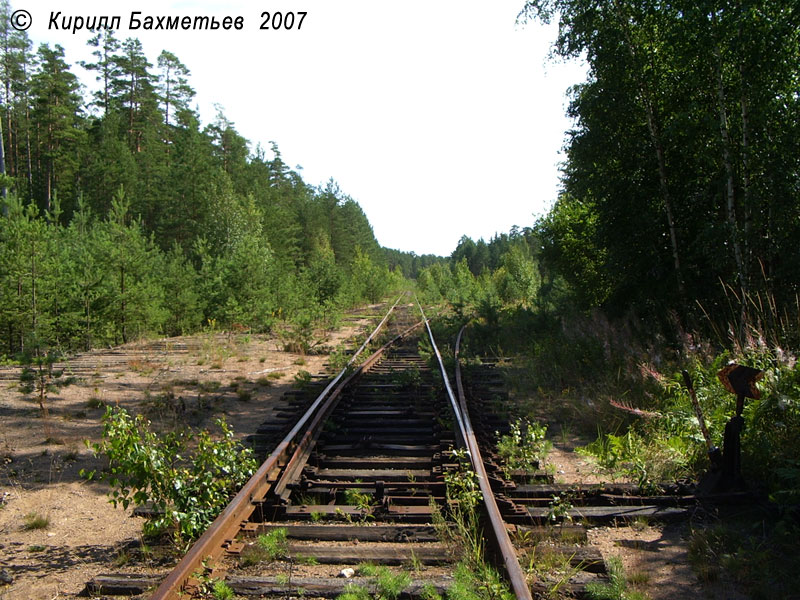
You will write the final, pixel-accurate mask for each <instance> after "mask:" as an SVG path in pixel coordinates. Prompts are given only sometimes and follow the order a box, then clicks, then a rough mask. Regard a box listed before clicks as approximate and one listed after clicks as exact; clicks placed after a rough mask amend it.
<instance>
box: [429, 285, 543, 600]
mask: <svg viewBox="0 0 800 600" xmlns="http://www.w3.org/2000/svg"><path fill="white" fill-rule="evenodd" d="M415 300H416V298H415ZM417 305H418V306H419V311H420V313H421V314H422V318H423V320H424V321H425V327H426V328H427V330H428V336H429V337H430V341H431V346H432V347H433V352H434V354H435V355H436V360H437V361H438V362H439V368H440V369H441V372H442V379H443V381H444V386H445V389H446V390H447V395H448V397H449V398H450V404H451V405H452V407H453V412H454V413H455V417H456V421H457V422H458V427H459V435H460V436H461V439H462V441H463V442H464V445H465V446H466V448H467V453H468V454H469V458H470V462H471V463H472V468H473V470H474V471H475V474H476V475H477V477H478V484H479V485H480V489H481V496H482V498H483V504H484V506H485V507H486V514H487V515H488V517H489V522H490V523H491V526H492V539H493V540H494V542H495V545H496V549H497V551H498V552H499V553H500V556H502V557H503V564H504V565H505V568H506V573H507V574H508V579H509V582H510V583H511V587H512V589H513V591H514V595H515V596H516V597H517V599H518V600H532V598H533V596H532V595H531V590H530V588H529V587H528V582H527V579H526V577H525V574H524V573H523V572H522V568H521V567H520V565H519V559H517V553H516V550H515V549H514V545H513V544H512V543H511V539H510V538H509V537H508V531H507V530H506V525H505V521H503V517H502V516H501V514H500V509H499V508H498V507H497V502H496V501H495V498H494V492H493V491H492V487H491V485H490V484H489V478H488V475H487V474H486V468H485V467H484V465H483V459H482V458H481V451H480V448H479V447H478V441H477V439H476V438H475V432H474V431H473V429H472V423H471V421H470V419H469V412H468V411H467V402H466V399H465V397H464V386H463V384H462V383H461V367H460V365H459V361H458V351H459V348H460V346H461V336H462V334H463V333H464V329H466V325H464V326H463V327H462V328H461V330H460V331H459V332H458V337H457V338H456V347H455V351H454V355H455V368H456V387H457V389H458V402H456V398H455V395H454V394H453V388H452V387H451V386H450V381H449V380H448V377H447V371H446V370H445V368H444V363H443V361H442V355H441V354H440V353H439V348H437V347H436V341H435V340H434V339H433V332H432V331H431V328H430V325H429V324H428V319H426V318H425V313H424V311H423V310H422V304H420V302H419V300H417Z"/></svg>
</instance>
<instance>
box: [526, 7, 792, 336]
mask: <svg viewBox="0 0 800 600" xmlns="http://www.w3.org/2000/svg"><path fill="white" fill-rule="evenodd" d="M792 6H793V4H792V3H791V2H787V1H786V0H782V1H777V2H764V1H761V2H756V3H755V4H752V5H748V6H747V7H743V6H739V5H718V6H715V7H714V9H713V10H711V9H708V10H707V7H703V6H699V5H692V6H689V5H686V6H683V5H680V6H679V5H674V4H670V5H668V4H662V3H642V2H632V1H628V0H626V1H620V2H614V3H590V2H586V1H585V0H528V1H527V2H525V3H524V8H523V11H522V15H521V16H522V19H523V20H524V19H535V20H539V21H543V22H549V21H550V20H552V19H554V18H555V19H557V20H558V22H559V27H558V35H557V38H556V39H555V42H554V47H553V53H554V55H556V56H559V57H561V58H578V57H580V59H581V60H586V61H587V62H588V64H589V69H588V72H589V73H591V76H590V77H589V78H587V80H586V81H585V82H582V83H580V84H579V85H576V86H575V87H574V88H573V89H572V91H571V102H570V106H569V109H568V113H569V115H570V116H571V117H572V118H573V119H574V122H575V126H574V127H573V128H572V129H571V131H570V132H568V141H567V143H566V155H567V159H566V161H565V164H564V167H563V172H564V179H563V183H564V191H563V193H562V195H561V196H560V198H559V199H558V201H557V202H556V204H555V205H554V207H553V210H552V211H551V213H550V214H549V215H548V216H547V217H546V218H544V219H542V220H541V221H540V223H539V224H538V225H537V230H538V231H539V232H540V233H541V237H542V239H543V241H544V250H543V253H542V259H543V261H542V262H543V266H544V269H543V270H544V271H545V272H548V271H549V276H550V277H552V278H553V279H556V278H558V277H561V278H563V279H564V280H565V281H566V282H568V284H569V287H570V290H569V295H570V296H571V297H572V299H573V300H574V301H575V302H576V303H577V304H578V305H579V306H581V307H582V308H588V307H597V306H600V305H602V306H603V307H605V308H606V309H608V310H611V311H613V312H614V313H615V314H618V315H619V314H623V313H625V312H627V311H630V310H631V309H634V310H635V311H636V312H637V313H638V314H639V316H646V317H648V318H653V319H661V318H663V315H665V314H667V312H668V311H674V312H675V313H676V314H677V315H678V316H679V318H680V320H681V321H683V322H688V323H692V325H694V322H696V317H697V316H698V315H700V314H701V313H700V310H699V305H702V306H703V307H705V308H706V310H707V311H708V312H709V313H710V314H711V317H712V319H713V320H714V323H715V325H716V326H717V327H719V328H721V330H722V331H725V330H726V329H727V322H726V320H727V319H729V318H730V320H732V322H733V323H734V328H733V331H734V332H735V334H736V335H738V336H741V334H742V328H743V326H744V325H745V324H746V323H747V321H748V319H750V318H751V317H752V315H753V313H754V312H757V310H758V309H757V308H755V310H754V307H757V305H758V304H761V303H764V304H765V303H766V298H768V297H769V298H771V299H773V300H774V301H775V305H774V306H775V307H776V308H777V309H778V310H777V311H776V312H777V314H779V315H783V314H784V310H783V309H784V308H786V309H788V310H789V311H792V310H793V309H794V307H795V301H796V298H795V296H796V290H797V284H798V273H800V271H798V269H797V254H796V253H793V249H794V247H795V246H796V240H797V239H798V236H799V235H800V229H799V228H798V221H797V219H796V218H793V217H792V216H790V215H794V208H795V207H796V205H797V200H798V195H797V187H796V185H795V184H796V176H795V174H796V173H797V171H798V169H797V164H798V160H799V159H798V153H797V139H800V138H798V137H797V131H798V122H800V120H798V115H799V114H800V102H799V101H798V98H797V95H796V80H797V64H798V57H800V34H799V33H798V31H800V29H798V27H797V20H796V15H794V13H793V12H792V10H791V9H790V7H792ZM773 131H783V132H784V133H783V134H781V135H774V134H773V133H772V132H773ZM779 215H785V216H779ZM766 240H770V241H769V242H767V241H766ZM789 255H791V258H788V257H789ZM790 265H791V266H790ZM546 277H547V276H546ZM719 281H723V282H726V284H729V286H730V290H731V291H734V294H733V297H731V296H728V295H727V294H726V293H725V292H724V291H723V286H719V285H716V284H715V282H719ZM726 296H727V297H726ZM750 299H754V303H753V304H751V300H750ZM728 302H730V304H731V308H732V309H733V310H731V312H730V314H728V315H726V314H724V313H726V312H727V310H726V307H727V306H728Z"/></svg>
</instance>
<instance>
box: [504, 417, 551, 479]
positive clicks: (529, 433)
mask: <svg viewBox="0 0 800 600" xmlns="http://www.w3.org/2000/svg"><path fill="white" fill-rule="evenodd" d="M546 434H547V426H546V425H541V424H539V423H537V422H536V421H530V420H529V419H517V420H516V421H514V422H513V423H511V430H510V432H509V433H508V434H507V435H504V436H501V437H500V439H499V440H498V441H497V453H498V454H499V455H500V458H502V459H503V466H504V469H505V471H506V476H507V477H508V476H509V474H510V472H511V471H515V470H520V469H521V470H523V471H535V470H536V469H538V468H540V466H541V464H542V463H543V462H544V459H545V457H546V456H547V453H548V452H549V451H550V449H551V447H552V444H551V443H550V442H549V441H548V440H546V439H545V435H546ZM498 435H499V434H498Z"/></svg>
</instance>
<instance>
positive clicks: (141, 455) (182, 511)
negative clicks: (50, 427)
mask: <svg viewBox="0 0 800 600" xmlns="http://www.w3.org/2000/svg"><path fill="white" fill-rule="evenodd" d="M216 423H217V425H218V426H219V428H220V429H221V431H222V437H221V438H220V439H218V440H215V439H213V438H212V437H211V434H210V433H209V432H208V431H201V432H199V433H197V434H194V433H193V432H191V431H188V430H180V431H173V432H169V433H166V434H162V433H159V434H157V433H154V432H153V431H151V429H150V422H149V421H147V420H146V419H145V418H144V417H143V416H142V415H137V416H136V417H131V415H129V414H128V413H127V412H126V411H125V410H124V409H121V408H117V409H113V408H109V409H107V410H106V414H105V416H104V417H103V441H102V442H100V443H96V444H87V445H88V446H89V448H90V449H91V450H92V451H93V452H94V453H95V454H104V455H105V456H107V457H108V469H107V470H105V471H102V472H100V473H98V472H96V471H92V472H90V473H85V472H83V471H82V472H81V474H82V475H84V476H85V477H87V478H88V479H99V480H104V481H107V482H108V483H109V485H110V486H111V492H110V493H109V496H110V502H111V503H112V504H113V505H114V506H117V505H122V507H123V508H127V507H128V506H129V505H130V504H131V502H133V503H135V504H138V505H144V504H150V505H151V506H152V507H153V509H155V510H154V511H153V512H154V513H156V514H155V515H154V516H152V517H150V518H149V519H148V521H147V522H146V524H145V533H146V534H159V533H162V532H165V531H168V530H170V531H172V533H173V535H174V540H175V543H176V545H178V546H179V547H181V546H184V545H186V544H187V543H188V542H190V541H191V540H193V539H195V538H196V537H198V536H199V535H200V534H201V533H202V532H203V531H204V530H205V529H206V528H207V527H208V526H209V525H210V524H211V522H212V521H213V520H214V518H216V516H217V514H219V512H220V511H221V510H222V509H223V508H224V507H225V505H226V504H227V503H228V501H229V500H230V498H231V497H232V495H233V494H234V493H235V492H236V491H237V490H238V489H239V488H241V486H242V485H244V483H245V482H247V480H248V478H249V477H250V475H251V474H252V473H253V472H254V471H255V468H256V462H255V460H254V459H253V456H252V450H250V449H248V448H243V447H241V446H240V444H239V442H237V441H236V440H235V439H234V437H233V432H232V431H231V429H230V428H229V427H228V425H227V424H226V423H225V421H224V420H222V419H219V420H217V422H216ZM190 442H194V444H193V447H194V450H193V451H189V445H190Z"/></svg>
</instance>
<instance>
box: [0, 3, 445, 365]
mask: <svg viewBox="0 0 800 600" xmlns="http://www.w3.org/2000/svg"><path fill="white" fill-rule="evenodd" d="M10 13H11V8H10V6H9V3H8V2H7V1H4V2H2V4H0V94H1V95H2V100H3V102H2V115H1V117H2V118H1V119H0V120H1V121H2V123H1V125H2V149H3V151H4V152H3V155H4V164H3V165H2V170H3V172H4V173H5V178H4V179H3V182H2V183H3V201H2V202H3V207H2V215H0V220H1V221H2V223H0V339H1V340H2V342H0V355H3V354H5V355H7V356H13V355H16V354H17V353H19V352H20V351H25V350H34V349H39V348H45V347H47V348H53V349H55V348H58V349H62V350H71V349H86V348H90V347H92V346H96V345H103V344H112V343H120V342H125V341H128V340H131V339H134V338H136V337H139V336H142V335H146V334H166V335H175V334H181V333H188V332H192V331H195V330H197V329H198V328H200V327H207V326H208V325H209V324H210V323H213V324H215V325H216V326H218V327H228V326H231V325H232V324H238V325H239V326H241V327H246V328H252V329H253V330H256V331H266V330H269V329H270V327H271V326H272V325H273V324H274V323H276V322H278V321H288V322H290V323H298V322H299V323H301V324H302V325H303V326H308V324H309V323H312V324H313V323H320V324H321V323H324V321H325V320H326V319H330V318H331V317H332V316H333V315H335V314H337V311H339V310H340V309H341V308H342V307H346V306H352V305H355V304H359V303H364V302H372V301H376V300H378V299H380V298H381V297H383V295H384V294H385V293H386V292H387V291H388V290H389V289H390V288H391V287H392V286H397V285H398V284H400V283H401V282H402V280H403V277H404V276H413V275H414V274H415V273H416V271H417V270H418V269H419V268H421V267H422V266H425V265H428V264H430V263H431V262H432V261H434V260H435V257H430V256H428V257H418V256H416V255H414V254H413V253H403V252H399V251H394V250H388V249H384V248H381V247H380V246H379V244H378V242H377V241H376V239H375V237H374V235H373V232H372V228H371V226H370V224H369V221H368V220H367V217H366V216H365V214H364V212H363V211H362V210H361V208H360V207H359V205H358V203H357V202H355V201H354V200H353V199H352V198H350V197H348V196H347V195H346V194H345V193H343V192H342V191H341V190H340V189H339V187H338V186H337V184H336V183H335V182H334V181H332V180H331V181H330V182H328V184H327V185H326V186H324V187H320V188H315V187H313V186H310V185H308V184H307V183H305V182H304V181H303V179H302V177H301V176H300V174H299V173H298V172H297V171H296V170H292V169H291V168H289V167H288V166H287V165H286V164H285V163H284V162H283V160H282V158H281V153H280V150H279V148H278V147H277V145H276V144H274V143H272V144H271V148H270V149H269V151H267V150H265V149H264V148H262V147H261V145H258V144H257V145H256V146H255V149H251V144H250V143H249V142H248V140H246V139H245V138H244V137H243V136H242V135H241V134H240V133H239V132H237V130H236V129H235V127H234V124H233V123H232V122H230V120H228V118H226V116H225V115H224V113H223V111H222V109H219V112H218V114H217V117H216V119H215V120H214V122H213V123H210V124H208V125H206V126H202V125H201V123H200V121H199V116H198V114H197V113H196V112H195V111H194V110H193V109H192V99H193V97H194V95H195V92H194V90H193V89H192V87H191V85H190V80H189V76H190V72H189V69H188V68H187V66H186V65H184V64H183V63H182V62H181V61H180V60H179V59H178V57H177V56H175V55H174V54H172V53H170V52H168V51H166V50H165V51H163V52H161V54H160V55H159V56H158V60H157V64H155V65H153V64H151V63H150V62H149V61H148V59H147V57H146V55H145V53H144V50H143V48H142V45H141V43H140V42H139V41H138V40H137V39H133V38H128V39H125V40H120V39H117V37H115V35H114V32H112V31H109V30H99V32H98V33H97V34H96V35H95V36H94V37H92V38H91V39H89V40H88V44H89V46H90V47H91V49H92V55H93V57H94V59H93V60H92V61H89V62H84V63H81V66H82V67H84V69H86V70H88V71H89V72H90V73H94V74H95V76H96V85H95V86H94V87H95V91H94V92H92V93H91V94H88V93H86V95H87V97H84V93H85V89H84V87H83V86H82V85H81V82H80V81H79V80H78V78H77V76H76V75H75V74H74V73H73V72H72V70H71V68H70V65H69V64H68V63H67V62H66V60H65V56H64V50H63V49H62V48H61V47H60V46H55V47H52V48H51V47H50V46H49V45H47V44H42V45H41V46H40V47H39V48H36V49H34V48H33V47H32V43H31V41H30V40H29V39H28V37H27V35H26V34H25V33H24V32H19V31H16V30H14V29H13V28H12V27H10V24H9V15H10Z"/></svg>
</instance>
